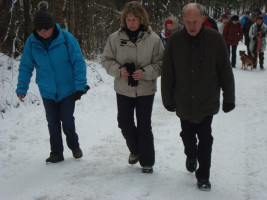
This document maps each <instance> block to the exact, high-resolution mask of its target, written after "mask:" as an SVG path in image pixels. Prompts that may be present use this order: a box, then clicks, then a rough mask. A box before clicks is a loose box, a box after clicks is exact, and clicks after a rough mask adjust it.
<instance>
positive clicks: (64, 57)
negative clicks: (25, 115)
mask: <svg viewBox="0 0 267 200" xmlns="http://www.w3.org/2000/svg"><path fill="white" fill-rule="evenodd" d="M38 7H39V10H38V11H37V13H36V14H35V17H34V31H33V34H31V35H30V36H29V38H28V39H27V41H26V44H25V47H24V50H23V54H22V58H21V62H20V67H19V76H18V85H17V90H16V93H17V96H18V98H19V100H20V101H21V102H24V100H23V98H24V97H25V96H26V93H27V90H28V88H29V82H30V79H31V76H32V71H33V69H34V67H35V69H36V83H37V84H38V87H39V90H40V93H41V96H42V99H43V104H44V108H45V111H46V118H47V121H48V129H49V133H50V145H51V153H50V156H49V158H47V159H46V162H51V163H57V162H60V161H63V160H64V156H63V142H62V135H61V123H62V127H63V131H64V133H65V135H66V140H67V145H68V147H69V148H70V149H71V150H72V153H73V157H74V158H81V157H82V155H83V153H82V150H81V149H80V145H79V142H78V135H77V133H76V131H75V122H74V116H73V113H74V108H75V101H76V100H78V99H80V98H81V95H83V94H85V93H86V92H87V90H88V89H89V86H87V85H86V83H87V79H86V64H85V61H84V59H83V55H82V52H81V49H80V46H79V44H78V42H77V40H76V39H75V38H74V37H73V36H72V35H71V34H70V33H69V32H67V31H64V32H63V30H61V28H60V26H59V25H58V24H56V23H55V22H54V18H53V16H52V15H51V14H50V13H49V12H48V11H47V8H48V4H47V2H42V3H40V4H39V5H38Z"/></svg>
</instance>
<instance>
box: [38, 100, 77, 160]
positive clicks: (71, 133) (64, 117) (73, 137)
mask: <svg viewBox="0 0 267 200" xmlns="http://www.w3.org/2000/svg"><path fill="white" fill-rule="evenodd" d="M43 103H44V107H45V111H46V119H47V122H48V129H49V134H50V145H51V153H50V154H53V155H57V156H63V149H64V148H63V142H62V134H61V122H62V127H63V131H64V133H65V135H66V141H67V145H68V147H69V148H70V149H74V148H77V147H79V142H78V135H77V133H76V131H75V122H74V116H73V113H74V108H75V100H74V98H73V95H71V96H69V97H66V98H65V99H63V100H62V101H60V102H58V103H57V102H55V101H54V100H51V99H45V98H43Z"/></svg>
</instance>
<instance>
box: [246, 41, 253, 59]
mask: <svg viewBox="0 0 267 200" xmlns="http://www.w3.org/2000/svg"><path fill="white" fill-rule="evenodd" d="M246 46H247V52H248V56H249V57H250V58H251V57H252V53H251V51H250V49H249V43H248V44H246Z"/></svg>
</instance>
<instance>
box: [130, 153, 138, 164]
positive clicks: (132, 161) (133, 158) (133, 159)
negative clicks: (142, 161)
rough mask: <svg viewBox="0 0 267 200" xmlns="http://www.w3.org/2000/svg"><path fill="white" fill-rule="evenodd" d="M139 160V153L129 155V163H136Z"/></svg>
mask: <svg viewBox="0 0 267 200" xmlns="http://www.w3.org/2000/svg"><path fill="white" fill-rule="evenodd" d="M138 161H139V155H134V154H130V155H129V160H128V162H129V164H131V165H134V164H136V163H137V162H138Z"/></svg>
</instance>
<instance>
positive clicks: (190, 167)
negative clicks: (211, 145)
mask: <svg viewBox="0 0 267 200" xmlns="http://www.w3.org/2000/svg"><path fill="white" fill-rule="evenodd" d="M185 166H186V169H187V171H189V172H191V173H193V172H195V171H196V169H197V158H196V157H192V158H188V157H187V158H186V163H185Z"/></svg>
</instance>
